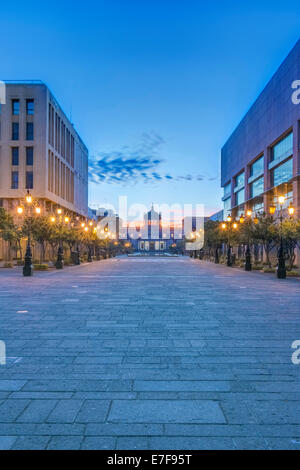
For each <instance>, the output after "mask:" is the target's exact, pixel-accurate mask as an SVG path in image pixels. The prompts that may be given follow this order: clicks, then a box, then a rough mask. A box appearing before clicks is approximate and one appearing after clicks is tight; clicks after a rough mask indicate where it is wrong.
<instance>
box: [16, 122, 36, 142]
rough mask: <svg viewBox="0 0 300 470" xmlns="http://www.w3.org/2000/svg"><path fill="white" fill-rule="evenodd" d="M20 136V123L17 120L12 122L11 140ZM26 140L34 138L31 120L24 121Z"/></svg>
mask: <svg viewBox="0 0 300 470" xmlns="http://www.w3.org/2000/svg"><path fill="white" fill-rule="evenodd" d="M19 138H20V125H19V123H18V122H13V123H12V130H11V140H19ZM26 140H34V126H33V122H26Z"/></svg>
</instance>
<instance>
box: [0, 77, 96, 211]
mask: <svg viewBox="0 0 300 470" xmlns="http://www.w3.org/2000/svg"><path fill="white" fill-rule="evenodd" d="M27 189H29V190H30V192H31V193H32V195H33V197H34V198H37V199H39V204H40V205H41V207H42V209H43V211H44V213H51V212H52V211H54V210H55V208H56V207H57V206H60V207H62V208H63V209H64V210H66V211H68V212H70V213H74V214H75V213H76V214H77V213H78V214H79V215H81V216H84V217H87V216H88V150H87V147H86V146H85V144H84V143H83V141H82V140H81V138H80V137H79V135H78V133H77V132H76V130H75V129H74V127H73V124H72V123H71V122H70V121H69V119H68V118H67V117H66V115H65V114H64V112H63V110H62V109H61V107H60V106H59V104H58V102H57V101H56V99H55V98H54V96H53V95H52V93H51V91H50V90H49V88H48V87H47V86H46V85H45V84H44V83H43V82H40V81H28V82H26V81H24V82H23V81H22V82H9V81H7V82H5V104H1V112H0V206H2V207H4V208H5V209H6V210H8V211H9V212H10V213H14V212H15V210H16V207H17V206H18V205H19V202H20V200H21V199H22V198H24V196H25V194H26V191H27Z"/></svg>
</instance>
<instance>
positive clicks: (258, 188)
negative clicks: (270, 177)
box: [250, 177, 264, 197]
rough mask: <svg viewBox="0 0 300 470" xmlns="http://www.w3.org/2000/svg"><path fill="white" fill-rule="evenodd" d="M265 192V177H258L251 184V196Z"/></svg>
mask: <svg viewBox="0 0 300 470" xmlns="http://www.w3.org/2000/svg"><path fill="white" fill-rule="evenodd" d="M263 192H264V177H262V178H258V179H257V180H255V181H254V182H253V183H251V185H250V197H255V196H259V195H260V194H262V193H263Z"/></svg>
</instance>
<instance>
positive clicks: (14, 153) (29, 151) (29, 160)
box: [11, 147, 33, 166]
mask: <svg viewBox="0 0 300 470" xmlns="http://www.w3.org/2000/svg"><path fill="white" fill-rule="evenodd" d="M25 148H26V165H28V166H30V165H33V147H25ZM11 164H12V165H13V166H18V165H19V147H12V149H11Z"/></svg>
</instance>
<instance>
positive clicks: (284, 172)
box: [271, 158, 293, 186]
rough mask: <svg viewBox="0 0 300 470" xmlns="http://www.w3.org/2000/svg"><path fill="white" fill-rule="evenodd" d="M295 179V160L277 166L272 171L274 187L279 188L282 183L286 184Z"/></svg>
mask: <svg viewBox="0 0 300 470" xmlns="http://www.w3.org/2000/svg"><path fill="white" fill-rule="evenodd" d="M292 177H293V159H292V158H290V159H289V160H288V161H287V162H285V163H283V164H282V165H279V166H277V167H276V168H274V170H272V173H271V179H272V186H278V185H279V184H281V183H286V182H287V181H289V180H290V179H291V178H292Z"/></svg>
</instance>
